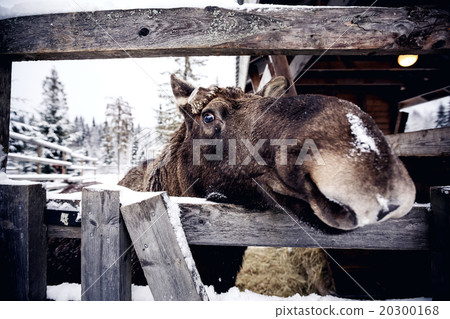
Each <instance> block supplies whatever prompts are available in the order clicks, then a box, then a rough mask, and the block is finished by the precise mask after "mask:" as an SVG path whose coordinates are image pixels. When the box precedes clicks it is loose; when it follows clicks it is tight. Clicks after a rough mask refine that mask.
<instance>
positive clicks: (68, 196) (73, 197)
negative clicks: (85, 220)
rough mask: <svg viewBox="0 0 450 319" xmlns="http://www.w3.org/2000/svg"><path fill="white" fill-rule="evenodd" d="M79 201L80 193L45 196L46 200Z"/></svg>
mask: <svg viewBox="0 0 450 319" xmlns="http://www.w3.org/2000/svg"><path fill="white" fill-rule="evenodd" d="M52 199H53V200H58V199H60V200H81V192H76V193H68V194H54V193H49V194H47V200H52Z"/></svg>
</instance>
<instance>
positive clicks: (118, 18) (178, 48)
mask: <svg viewBox="0 0 450 319" xmlns="http://www.w3.org/2000/svg"><path fill="white" fill-rule="evenodd" d="M336 17H339V18H336ZM373 17H376V21H375V20H374V19H373ZM374 21H375V22H374ZM380 22H381V23H380ZM36 26H39V27H36ZM329 30H332V32H329ZM349 30H351V32H347V31H349ZM0 38H1V39H2V40H1V41H0V147H1V148H0V161H1V163H0V169H2V168H5V167H6V161H7V157H4V156H3V152H5V153H6V152H7V150H8V141H9V117H10V97H11V70H12V62H13V61H23V60H39V59H46V60H61V59H91V58H117V57H125V58H129V57H133V58H137V57H149V56H175V55H180V56H181V55H182V56H187V55H199V54H200V55H276V54H283V55H299V54H305V55H314V54H339V55H341V54H353V55H358V54H393V55H394V54H401V53H403V54H412V53H416V54H421V55H423V54H439V53H445V52H449V50H450V41H448V39H449V38H450V19H449V12H448V10H446V9H422V8H418V7H412V8H378V7H377V8H375V7H374V8H370V10H368V9H367V8H364V7H340V8H339V7H330V8H326V7H317V8H314V7H312V8H310V7H284V8H277V9H276V10H272V9H254V10H247V9H246V10H229V9H222V8H217V7H206V8H204V9H198V8H176V9H139V10H117V11H100V12H77V13H70V14H51V15H41V16H30V17H21V18H12V19H6V20H0ZM440 133H442V131H441V132H440ZM432 135H433V134H429V135H428V137H426V138H424V140H422V142H421V143H423V145H425V146H428V145H430V144H432V145H434V146H437V148H433V149H432V150H430V151H428V152H426V151H425V153H427V154H426V155H428V156H429V155H436V154H440V155H444V154H443V151H442V150H441V149H440V148H439V141H436V140H435V138H434V137H433V136H432ZM407 138H408V136H405V135H402V136H401V137H399V139H398V140H396V143H398V144H399V145H404V144H405V143H406V145H410V144H414V141H409V142H408V141H407ZM447 141H448V138H447ZM2 149H3V151H2ZM409 149H410V151H411V152H412V153H413V154H414V153H417V151H415V150H414V149H413V148H411V147H409ZM5 150H6V151H5ZM425 150H426V149H425ZM444 153H446V151H444ZM445 155H448V153H446V154H445ZM413 156H415V155H413ZM149 196H150V195H149ZM118 198H119V194H118V193H117V191H108V190H104V191H101V190H96V191H95V192H94V193H91V191H90V190H86V189H85V190H84V193H83V203H82V205H83V212H84V213H83V217H82V227H81V230H82V232H80V231H79V230H75V229H73V228H69V227H68V228H67V229H70V235H67V232H66V231H65V229H64V230H63V231H62V230H61V228H58V229H56V228H55V227H56V226H55V227H53V226H51V225H48V236H79V237H82V241H83V242H84V244H83V245H82V247H84V248H82V249H83V252H82V258H83V261H82V263H83V266H82V267H83V268H82V273H83V277H82V281H83V282H82V291H83V299H88V300H93V299H103V300H106V299H107V300H127V299H129V298H130V288H129V287H130V276H129V265H128V263H129V258H126V257H125V256H126V254H127V252H125V251H123V249H124V247H126V246H127V244H128V243H129V239H128V238H127V235H126V232H125V229H127V230H128V232H129V234H130V236H131V238H133V236H136V234H139V226H140V223H141V222H142V223H144V222H145V223H150V225H153V226H152V227H150V229H152V230H154V231H156V233H157V234H158V235H156V233H154V234H153V235H151V236H155V238H153V239H152V237H151V236H150V235H149V236H147V235H145V236H142V237H140V238H141V239H142V238H144V239H145V240H144V243H143V244H142V245H143V246H140V247H139V249H137V251H139V252H142V254H141V255H140V256H139V258H140V260H141V262H143V268H144V272H145V274H146V276H148V277H147V278H151V282H150V287H151V289H152V291H154V296H155V299H195V300H198V299H202V298H203V299H205V298H206V297H205V296H202V289H201V287H199V286H198V285H196V284H195V280H194V282H193V278H195V273H192V271H191V269H189V267H188V266H186V265H185V264H184V263H183V262H182V260H183V259H182V257H183V256H181V255H180V253H181V254H182V253H183V252H182V251H180V250H178V249H177V247H178V245H170V246H169V247H168V248H167V249H170V250H171V251H170V254H168V255H164V254H159V255H158V252H161V249H166V246H159V245H164V244H165V242H167V243H173V242H174V240H175V239H176V238H175V239H174V236H175V234H174V233H173V231H171V229H170V227H167V225H168V222H167V221H165V222H164V223H161V224H162V225H163V226H161V228H160V227H159V221H160V220H164V219H163V218H166V217H164V216H167V214H165V211H167V207H168V205H169V203H168V201H166V200H165V199H164V195H161V194H152V195H151V196H150V197H149V198H148V199H146V200H144V203H142V202H141V203H135V204H131V205H123V206H122V207H120V204H119V203H120V200H119V199H118ZM45 202H46V195H45V191H44V190H43V189H42V187H41V185H40V184H29V183H28V184H26V183H17V184H13V185H0V219H1V220H0V231H1V237H0V244H1V245H0V254H1V255H2V256H5V257H4V260H2V263H1V266H0V267H1V270H2V271H1V272H0V274H1V276H2V285H0V290H1V293H0V297H1V299H19V300H42V299H44V298H45V275H46V265H45V260H46V259H45V253H44V252H45V246H46V237H47V230H46V228H47V227H46V225H45V223H44V212H45ZM144 208H145V210H146V211H149V212H150V214H143V209H144ZM180 209H181V211H182V223H183V228H184V230H185V232H186V237H187V240H188V242H189V243H192V244H220V245H225V244H226V245H264V246H293V247H319V246H321V247H325V248H332V247H334V248H367V249H382V248H383V249H403V250H404V249H414V250H431V251H432V254H431V256H432V267H431V269H432V273H433V286H434V291H433V295H434V298H435V299H447V300H448V299H450V292H449V289H450V288H449V287H450V282H449V272H448V269H450V262H449V260H450V257H449V251H450V249H449V248H450V239H449V233H450V232H449V189H448V188H445V187H441V188H432V189H431V211H430V212H427V210H426V209H425V208H414V209H413V210H412V212H411V213H410V214H408V215H407V216H405V217H404V218H402V219H399V220H392V221H387V222H386V223H384V224H380V225H373V226H367V227H364V228H362V229H358V230H355V231H351V232H340V233H336V234H324V233H321V232H320V231H318V230H316V229H313V228H311V227H309V226H308V225H307V224H303V223H301V222H300V221H295V222H294V220H293V219H292V218H291V217H288V216H286V215H285V214H283V213H280V212H272V211H265V212H257V211H246V210H244V209H243V208H241V207H236V206H232V205H231V206H230V205H223V204H201V205H199V204H181V203H180ZM120 211H122V215H121V214H120ZM101 212H104V213H108V217H105V216H101V215H99V214H101ZM131 212H132V213H131ZM134 215H136V216H139V218H140V219H139V220H138V222H136V220H134V221H133V220H132V216H134ZM121 216H122V217H121ZM127 216H128V217H127ZM156 216H158V217H156ZM128 218H129V219H128ZM152 218H153V219H152ZM155 218H156V219H155ZM127 219H128V220H127ZM148 219H149V220H148ZM152 220H153V223H152ZM157 221H158V222H157ZM124 222H125V223H124ZM124 224H126V227H124ZM164 225H166V226H164ZM94 226H95V227H94ZM61 231H62V232H61ZM58 234H59V235H58ZM145 234H148V233H147V232H145ZM162 234H164V236H165V237H163V236H162ZM262 234H264V235H262ZM160 235H161V236H160ZM138 237H139V236H138ZM158 238H161V239H163V240H158ZM133 240H134V241H135V245H136V237H135V238H133ZM146 245H147V246H146ZM152 245H156V246H152ZM100 252H102V254H101V255H100V256H101V258H99V253H100ZM149 256H151V257H149ZM169 256H170V257H169ZM148 258H152V259H150V260H148ZM94 259H95V260H94ZM98 259H99V261H96V260H98ZM115 260H119V262H114V263H113V264H111V262H112V261H115ZM111 265H112V267H111ZM162 265H164V267H163V266H162ZM106 269H110V270H111V271H107V272H105V270H106ZM91 273H92V274H94V275H92V276H91V275H90V274H91ZM111 274H112V275H111ZM155 274H156V275H155ZM188 274H189V276H188ZM99 275H103V276H100V277H98V276H99ZM110 275H111V276H112V277H109V276H110ZM173 275H179V276H181V277H182V278H181V279H179V280H180V283H182V284H180V285H182V286H177V283H176V282H175V283H174V282H173V281H171V280H169V279H168V278H171V276H173ZM95 276H97V277H95ZM94 278H95V280H94ZM177 278H178V277H177ZM97 279H99V280H97ZM159 279H162V281H163V282H161V280H160V281H158V280H159ZM181 287H183V288H181ZM194 288H195V291H194ZM109 292H111V293H109Z"/></svg>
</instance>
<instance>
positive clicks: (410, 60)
mask: <svg viewBox="0 0 450 319" xmlns="http://www.w3.org/2000/svg"><path fill="white" fill-rule="evenodd" d="M418 58H419V56H418V55H399V56H398V59H397V62H398V64H400V66H402V67H405V68H406V67H408V66H411V65H413V64H414V63H416V62H417V59H418Z"/></svg>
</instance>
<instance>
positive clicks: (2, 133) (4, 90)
mask: <svg viewBox="0 0 450 319" xmlns="http://www.w3.org/2000/svg"><path fill="white" fill-rule="evenodd" d="M11 66H12V62H11V60H9V59H0V171H1V170H5V171H6V162H7V161H8V157H6V156H4V155H5V154H8V149H9V117H10V103H11Z"/></svg>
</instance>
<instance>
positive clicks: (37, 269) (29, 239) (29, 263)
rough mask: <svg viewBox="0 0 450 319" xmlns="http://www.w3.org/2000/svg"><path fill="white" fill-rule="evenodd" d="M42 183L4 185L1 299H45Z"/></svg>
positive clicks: (1, 192) (0, 221)
mask: <svg viewBox="0 0 450 319" xmlns="http://www.w3.org/2000/svg"><path fill="white" fill-rule="evenodd" d="M44 209H45V189H43V188H42V185H41V184H29V185H0V256H1V262H0V282H1V284H0V300H22V301H25V300H45V298H46V293H47V282H46V280H47V237H46V227H45V225H44Z"/></svg>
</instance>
